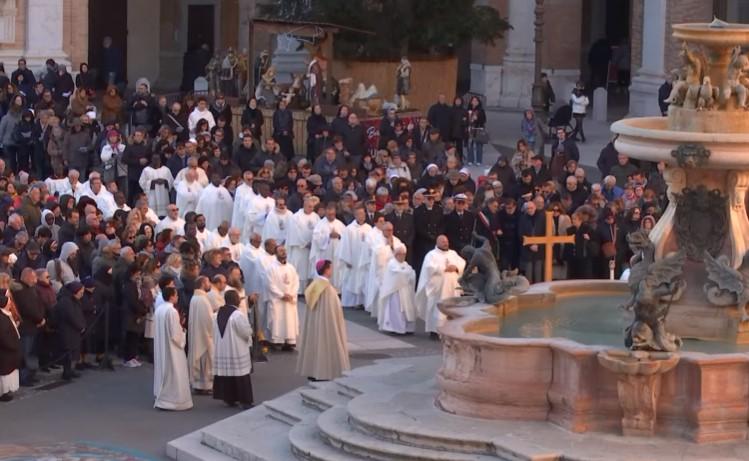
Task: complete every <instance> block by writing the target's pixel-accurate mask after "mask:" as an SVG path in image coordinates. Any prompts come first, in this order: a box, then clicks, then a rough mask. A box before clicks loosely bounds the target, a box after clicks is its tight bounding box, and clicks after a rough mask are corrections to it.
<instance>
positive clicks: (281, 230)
mask: <svg viewBox="0 0 749 461" xmlns="http://www.w3.org/2000/svg"><path fill="white" fill-rule="evenodd" d="M292 215H293V214H292V213H291V211H289V209H288V208H286V198H284V197H276V199H275V207H274V208H273V209H272V210H271V212H270V213H268V216H267V217H266V218H265V225H264V226H263V233H262V236H263V240H268V239H273V240H275V241H276V243H277V244H278V245H285V244H286V239H287V237H288V235H289V223H290V222H291V216H292Z"/></svg>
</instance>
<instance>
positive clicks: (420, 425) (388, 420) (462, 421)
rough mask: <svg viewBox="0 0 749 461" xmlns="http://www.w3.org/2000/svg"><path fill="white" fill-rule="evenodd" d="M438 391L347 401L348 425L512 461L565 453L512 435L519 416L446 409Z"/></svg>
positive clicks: (543, 460)
mask: <svg viewBox="0 0 749 461" xmlns="http://www.w3.org/2000/svg"><path fill="white" fill-rule="evenodd" d="M435 396H436V393H434V392H432V389H431V388H427V389H425V390H424V391H423V392H414V391H404V392H396V393H394V394H391V395H386V394H371V395H370V394H367V395H364V396H361V397H357V398H356V399H353V400H352V401H351V402H349V403H348V405H347V411H348V416H349V425H350V426H351V427H352V428H354V429H356V430H357V431H359V432H362V433H364V434H366V435H368V436H370V437H374V438H379V439H382V440H387V441H391V442H394V443H402V444H405V445H411V446H415V447H420V448H425V449H435V450H449V451H455V452H460V453H474V454H482V455H494V456H498V457H499V458H501V459H507V460H513V461H515V460H517V461H553V460H557V459H561V456H560V455H559V454H558V453H556V452H555V450H549V449H547V448H544V447H542V446H539V445H535V444H533V443H529V442H528V441H526V440H523V439H520V438H518V437H513V436H512V434H511V431H512V427H513V426H514V425H518V424H521V423H520V422H512V421H504V422H499V421H487V420H481V419H475V418H466V417H462V416H458V415H453V414H450V413H446V412H444V411H442V410H440V409H439V408H437V407H436V405H435V403H434V399H435ZM392 408H398V409H399V411H397V412H396V411H392ZM523 424H533V423H523ZM502 434H505V435H507V437H502ZM539 442H541V443H542V442H543V440H542V439H539Z"/></svg>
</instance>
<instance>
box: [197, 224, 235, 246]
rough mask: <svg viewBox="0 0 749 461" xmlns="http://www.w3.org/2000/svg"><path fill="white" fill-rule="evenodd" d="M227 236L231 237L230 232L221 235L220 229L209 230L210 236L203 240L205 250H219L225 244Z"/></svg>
mask: <svg viewBox="0 0 749 461" xmlns="http://www.w3.org/2000/svg"><path fill="white" fill-rule="evenodd" d="M206 227H207V226H206ZM227 238H229V234H228V233H227V234H226V235H221V234H219V233H218V229H216V230H215V231H208V237H206V239H205V241H204V242H203V251H209V250H217V249H219V248H221V247H222V246H224V242H225V241H226V239H227Z"/></svg>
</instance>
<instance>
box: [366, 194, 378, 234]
mask: <svg viewBox="0 0 749 461" xmlns="http://www.w3.org/2000/svg"><path fill="white" fill-rule="evenodd" d="M365 207H366V210H367V224H369V225H370V226H372V227H374V225H375V223H376V222H377V218H379V217H380V216H382V213H380V212H379V211H377V203H376V202H375V200H374V199H370V200H367V201H366V202H365Z"/></svg>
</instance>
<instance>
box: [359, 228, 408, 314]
mask: <svg viewBox="0 0 749 461" xmlns="http://www.w3.org/2000/svg"><path fill="white" fill-rule="evenodd" d="M374 232H375V233H376V232H377V230H374ZM399 245H403V243H402V242H401V241H400V239H399V238H398V237H396V236H395V235H393V224H392V223H390V222H384V223H383V224H382V239H381V240H378V241H377V243H375V245H374V246H372V248H371V253H370V255H371V256H370V259H369V271H368V273H367V291H366V292H365V294H364V309H366V311H367V312H369V313H370V314H371V315H372V317H374V318H378V316H379V312H378V305H377V299H378V296H379V294H378V292H379V290H380V286H381V285H382V277H383V276H384V275H385V267H386V266H387V263H388V261H390V259H391V258H392V257H393V250H394V249H395V247H397V246H399Z"/></svg>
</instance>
